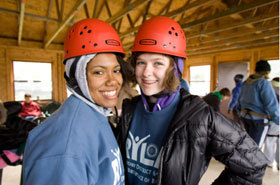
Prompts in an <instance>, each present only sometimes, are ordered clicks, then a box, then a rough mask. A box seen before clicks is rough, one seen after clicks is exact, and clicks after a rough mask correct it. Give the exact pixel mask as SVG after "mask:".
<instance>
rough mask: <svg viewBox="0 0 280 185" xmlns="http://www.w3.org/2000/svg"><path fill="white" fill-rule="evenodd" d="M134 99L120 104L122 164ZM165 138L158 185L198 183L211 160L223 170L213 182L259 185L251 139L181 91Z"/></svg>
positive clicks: (259, 165) (261, 165)
mask: <svg viewBox="0 0 280 185" xmlns="http://www.w3.org/2000/svg"><path fill="white" fill-rule="evenodd" d="M138 100H139V96H138V97H135V98H133V99H132V100H128V99H126V100H125V101H124V104H123V110H122V118H121V120H120V123H119V125H118V127H117V130H116V136H117V139H118V142H119V146H120V148H121V152H122V155H123V159H124V163H126V162H125V161H126V160H125V159H126V152H125V143H126V138H127V135H128V131H129V128H130V123H131V121H132V118H133V112H134V109H135V105H136V103H137V101H138ZM166 138H167V139H166V142H165V144H164V146H163V152H162V156H161V161H160V167H159V176H158V184H159V185H196V184H198V183H199V181H200V179H201V177H202V175H203V174H204V173H205V171H206V169H207V167H208V164H209V161H210V159H211V157H214V158H215V159H216V160H218V161H220V162H222V163H223V164H225V166H226V167H225V170H224V171H223V172H222V173H221V175H220V176H219V177H218V178H217V179H216V180H215V182H214V183H213V184H215V185H220V184H223V185H239V184H240V185H241V184H242V185H259V184H262V178H263V175H264V172H265V168H266V163H267V161H266V158H265V156H264V154H263V153H262V152H261V151H260V150H259V148H258V146H257V145H256V144H255V143H254V141H253V140H252V139H251V138H250V137H249V135H247V133H246V132H244V131H242V130H241V129H240V128H239V127H238V126H237V124H236V123H234V122H233V121H231V120H229V119H227V118H226V117H225V116H223V115H222V114H221V113H219V112H216V111H214V110H213V109H212V108H211V107H210V106H208V105H207V104H206V103H205V102H204V101H203V100H202V99H201V98H199V97H198V96H194V95H190V94H187V92H186V91H184V90H183V89H181V100H180V103H179V105H178V109H177V112H176V114H175V116H174V119H173V121H172V122H171V124H170V125H169V129H168V133H167V135H166Z"/></svg>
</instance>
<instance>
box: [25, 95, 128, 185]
mask: <svg viewBox="0 0 280 185" xmlns="http://www.w3.org/2000/svg"><path fill="white" fill-rule="evenodd" d="M23 178H24V184H25V185H45V184H52V185H94V184H98V185H123V184H124V169H123V162H122V159H121V155H120V150H119V148H118V145H117V142H116V140H115V138H114V135H113V133H112V130H111V127H110V125H109V123H108V121H107V118H106V117H105V116H104V115H102V114H100V113H99V112H97V110H95V109H94V108H92V107H90V106H89V105H87V104H86V103H85V102H83V101H82V100H80V99H78V98H77V97H75V96H74V95H72V96H70V97H69V98H68V99H67V100H66V101H65V102H64V103H63V105H62V106H61V108H60V109H58V111H56V112H55V113H54V114H53V115H52V116H51V117H49V118H48V119H47V120H46V121H45V122H43V123H42V124H41V125H40V126H38V127H36V128H35V129H33V130H32V131H31V133H30V135H29V137H28V140H27V144H26V148H25V153H24V161H23Z"/></svg>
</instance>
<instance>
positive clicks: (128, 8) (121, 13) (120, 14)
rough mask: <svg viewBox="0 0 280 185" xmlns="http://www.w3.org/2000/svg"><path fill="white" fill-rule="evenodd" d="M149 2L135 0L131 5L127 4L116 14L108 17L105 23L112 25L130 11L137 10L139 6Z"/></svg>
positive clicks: (147, 0)
mask: <svg viewBox="0 0 280 185" xmlns="http://www.w3.org/2000/svg"><path fill="white" fill-rule="evenodd" d="M149 1H151V0H137V1H135V2H134V3H132V4H129V5H128V6H126V7H125V8H124V9H121V10H120V11H119V12H117V13H116V14H115V15H113V16H112V17H110V18H109V19H107V20H106V22H107V23H109V24H112V23H114V22H116V21H118V20H119V19H121V18H122V17H123V16H126V15H127V14H128V13H129V12H130V11H131V10H133V9H135V8H137V7H138V6H140V5H143V4H144V3H146V2H149Z"/></svg>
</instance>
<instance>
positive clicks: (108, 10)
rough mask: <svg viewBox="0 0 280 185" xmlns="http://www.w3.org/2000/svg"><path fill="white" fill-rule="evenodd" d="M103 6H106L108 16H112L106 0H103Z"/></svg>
mask: <svg viewBox="0 0 280 185" xmlns="http://www.w3.org/2000/svg"><path fill="white" fill-rule="evenodd" d="M105 7H106V10H107V12H108V15H109V17H112V13H111V10H110V7H109V4H108V1H107V0H106V1H105Z"/></svg>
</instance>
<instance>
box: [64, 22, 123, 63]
mask: <svg viewBox="0 0 280 185" xmlns="http://www.w3.org/2000/svg"><path fill="white" fill-rule="evenodd" d="M98 52H116V53H121V54H125V53H124V51H123V47H122V43H121V40H120V37H119V35H118V34H117V32H116V31H115V30H114V28H113V27H112V26H110V25H109V24H108V23H106V22H104V21H101V20H98V19H84V20H81V21H79V22H77V23H75V24H74V25H73V26H72V27H71V29H70V30H69V31H68V33H67V36H66V38H65V41H64V61H65V60H66V59H69V58H72V57H76V56H81V55H86V54H90V53H98Z"/></svg>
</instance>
